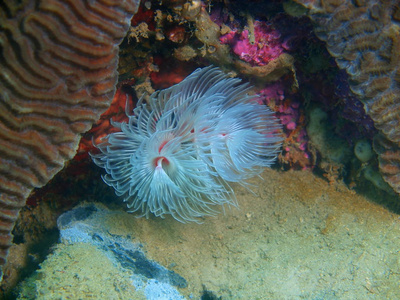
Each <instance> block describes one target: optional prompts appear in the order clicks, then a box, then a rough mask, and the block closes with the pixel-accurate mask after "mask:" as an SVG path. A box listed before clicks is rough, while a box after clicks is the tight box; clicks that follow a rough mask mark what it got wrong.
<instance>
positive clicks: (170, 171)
mask: <svg viewBox="0 0 400 300" xmlns="http://www.w3.org/2000/svg"><path fill="white" fill-rule="evenodd" d="M240 82H241V80H240V79H234V78H228V77H227V76H226V75H225V74H224V73H223V72H222V71H221V70H220V69H218V68H213V67H207V68H203V69H197V70H196V71H194V72H193V73H192V74H191V75H189V76H188V77H187V78H186V79H184V80H183V81H182V82H181V83H179V84H177V85H174V86H172V87H171V88H168V89H165V90H162V91H158V92H155V93H154V94H153V95H152V96H151V97H150V100H149V103H148V104H147V105H146V104H144V103H143V101H142V99H141V100H140V101H139V103H138V104H137V106H136V108H135V109H134V110H133V115H131V116H130V115H129V112H128V111H127V115H128V117H129V121H128V122H122V123H119V122H114V124H115V126H116V127H118V128H119V129H120V130H121V131H120V132H116V133H111V134H110V135H108V136H107V137H106V138H105V140H104V142H102V143H100V144H99V145H97V147H98V148H99V150H100V151H101V153H99V154H92V157H93V160H94V162H95V163H96V164H97V165H98V166H100V167H102V168H104V169H105V170H106V172H107V175H105V176H104V177H103V179H104V181H105V183H106V184H108V185H109V186H112V187H114V189H115V192H116V194H117V195H118V196H123V197H124V202H127V203H128V208H129V210H130V211H131V212H136V211H141V212H142V213H143V215H144V216H146V217H148V216H149V215H150V213H152V214H154V215H156V216H160V217H163V216H164V215H168V214H170V215H172V216H173V217H174V218H175V219H177V220H178V221H181V222H189V221H197V219H196V218H199V217H202V216H207V215H215V214H216V210H215V209H214V208H213V207H214V206H215V205H223V204H235V203H236V198H235V195H234V193H233V191H232V189H231V188H230V186H229V184H228V182H239V183H240V184H245V180H246V179H248V178H250V177H253V176H255V175H258V174H260V173H261V172H262V170H263V167H268V166H270V165H271V164H272V163H273V161H274V160H275V158H276V156H277V154H278V150H279V148H280V145H281V142H282V138H281V137H280V136H279V129H280V128H281V126H280V125H279V122H278V120H277V119H276V118H275V116H274V114H273V112H271V111H270V110H269V109H268V107H267V106H264V105H261V104H259V103H258V102H257V101H255V100H256V99H257V96H250V95H248V94H247V92H248V91H249V89H250V87H249V85H247V84H240ZM127 107H128V105H127Z"/></svg>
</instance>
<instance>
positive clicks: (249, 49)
mask: <svg viewBox="0 0 400 300" xmlns="http://www.w3.org/2000/svg"><path fill="white" fill-rule="evenodd" d="M252 25H253V28H252V29H253V30H252V32H251V35H250V32H249V30H248V29H245V30H243V31H242V32H238V31H236V30H232V31H230V32H228V33H227V34H224V35H222V36H221V37H220V38H219V40H220V41H221V43H222V44H229V45H230V46H231V48H232V51H233V52H234V53H235V54H236V55H237V56H238V57H239V58H240V59H241V60H244V61H246V62H248V63H250V64H251V65H253V66H254V65H257V66H265V65H266V64H268V63H269V62H270V61H272V60H275V59H277V58H278V57H279V56H280V55H281V54H282V53H283V52H284V48H283V45H282V44H283V43H282V41H281V39H280V38H281V35H280V33H279V32H278V31H277V30H275V29H274V28H272V26H271V25H269V24H267V23H266V22H261V21H255V22H252Z"/></svg>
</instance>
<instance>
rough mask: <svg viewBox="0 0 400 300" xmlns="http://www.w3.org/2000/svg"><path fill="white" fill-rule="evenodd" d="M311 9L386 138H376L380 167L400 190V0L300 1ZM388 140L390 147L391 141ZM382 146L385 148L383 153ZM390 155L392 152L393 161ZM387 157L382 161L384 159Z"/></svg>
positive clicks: (330, 46) (395, 188)
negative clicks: (399, 149) (399, 153)
mask: <svg viewBox="0 0 400 300" xmlns="http://www.w3.org/2000/svg"><path fill="white" fill-rule="evenodd" d="M296 2H299V3H302V4H303V5H304V6H306V7H308V8H309V9H310V12H309V13H310V16H311V18H312V20H314V21H315V22H316V24H317V26H318V27H317V28H316V32H317V35H318V36H319V38H320V39H322V40H324V41H326V43H327V48H328V50H329V52H330V53H331V55H332V56H333V57H335V58H336V62H337V64H338V65H339V67H341V68H343V69H345V70H346V71H347V73H348V74H349V75H350V80H351V81H350V82H351V88H352V90H353V92H354V93H355V94H357V95H358V96H359V97H360V100H361V101H363V103H364V106H365V111H366V113H367V114H368V115H369V116H370V117H371V118H372V119H373V121H374V123H375V126H376V128H378V129H379V130H380V131H381V132H382V133H383V135H384V136H385V137H386V139H387V141H384V139H382V137H379V138H377V139H376V143H381V142H382V145H381V146H379V145H377V146H376V148H379V150H378V154H379V156H380V157H379V158H380V162H381V163H380V171H381V173H382V175H383V177H384V179H385V180H386V181H387V182H388V183H389V184H390V185H391V186H392V188H393V189H394V190H395V191H397V193H400V157H399V156H398V155H394V153H395V152H396V153H397V152H398V151H397V149H398V147H399V145H400V93H399V86H400V77H399V73H400V59H399V58H400V55H399V53H400V28H399V21H400V2H399V1H398V0H391V1H383V0H382V1H379V0H375V1H343V0H329V1H309V0H296ZM390 144H391V145H392V146H390ZM383 149H386V150H385V151H384V152H381V151H383ZM387 157H391V159H390V160H388V159H387ZM383 162H384V163H383Z"/></svg>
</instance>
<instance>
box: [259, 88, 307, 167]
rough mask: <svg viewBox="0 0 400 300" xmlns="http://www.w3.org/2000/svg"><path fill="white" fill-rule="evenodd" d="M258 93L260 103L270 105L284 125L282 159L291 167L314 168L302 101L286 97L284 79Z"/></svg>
mask: <svg viewBox="0 0 400 300" xmlns="http://www.w3.org/2000/svg"><path fill="white" fill-rule="evenodd" d="M258 95H259V97H260V98H259V99H258V101H259V103H264V104H266V105H267V106H268V107H270V108H271V110H273V111H274V112H275V115H276V117H277V118H278V119H279V120H280V123H281V124H282V125H283V132H284V133H285V135H286V139H285V141H284V143H283V152H282V154H281V155H280V158H279V159H280V161H281V162H282V163H283V164H285V165H288V166H289V167H290V168H295V169H299V168H300V169H308V168H312V166H313V163H312V161H311V157H310V154H309V153H308V148H307V143H308V137H307V133H306V130H305V118H304V112H303V110H302V109H301V105H300V102H299V101H298V100H297V99H296V98H295V97H291V96H288V97H285V87H284V84H283V83H282V81H278V82H275V83H272V84H270V85H268V86H266V87H265V88H264V89H262V90H261V91H259V92H258Z"/></svg>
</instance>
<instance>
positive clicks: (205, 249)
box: [21, 169, 400, 299]
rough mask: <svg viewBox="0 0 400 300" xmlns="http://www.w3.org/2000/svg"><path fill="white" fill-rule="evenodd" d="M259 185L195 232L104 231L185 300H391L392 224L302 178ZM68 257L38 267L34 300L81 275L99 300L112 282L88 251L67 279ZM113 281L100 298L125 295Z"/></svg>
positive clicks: (306, 175)
mask: <svg viewBox="0 0 400 300" xmlns="http://www.w3.org/2000/svg"><path fill="white" fill-rule="evenodd" d="M262 178H263V179H261V178H253V179H252V180H250V181H249V183H251V184H254V185H257V187H253V188H252V190H253V191H254V194H252V193H250V192H249V191H247V190H246V189H245V188H243V187H241V186H240V185H235V186H234V190H235V192H236V195H237V199H238V203H239V208H238V209H237V208H231V209H229V208H228V209H226V211H225V213H224V214H220V215H218V216H217V217H211V218H204V220H203V221H204V223H203V224H200V225H199V224H181V223H179V222H177V221H175V220H174V219H172V218H166V219H160V218H152V219H149V220H147V219H144V218H140V219H137V218H134V217H133V216H132V215H130V214H128V213H125V212H123V211H121V212H120V213H118V214H114V215H113V216H112V217H110V218H108V219H107V220H105V222H104V226H106V227H108V230H109V231H110V233H111V234H116V235H124V236H130V237H131V238H132V239H134V240H135V241H136V242H138V241H140V242H141V243H142V244H143V245H144V250H145V252H146V255H147V257H148V258H150V259H153V260H155V261H157V262H159V263H160V264H162V265H163V266H165V267H167V268H169V269H171V270H173V271H175V272H176V273H178V274H180V275H181V276H183V277H184V278H185V279H186V280H187V282H188V287H187V288H183V289H179V291H180V293H182V295H184V296H185V297H187V298H188V299H199V298H200V295H201V294H202V293H203V291H204V290H209V291H212V292H213V293H214V294H215V295H216V296H217V297H222V299H400V219H399V215H396V214H393V213H391V212H390V211H388V210H387V209H386V208H384V207H382V206H380V205H378V204H376V203H373V202H371V201H370V200H368V199H366V198H365V197H363V196H361V195H358V194H356V193H355V192H354V191H352V190H349V189H348V188H347V187H346V186H345V185H344V184H334V185H329V184H328V183H327V182H326V181H325V180H324V179H321V178H318V177H316V176H315V175H313V174H312V173H311V172H307V171H288V172H281V171H276V170H270V169H268V170H266V171H265V172H264V173H263V174H262ZM68 247H70V248H71V246H70V245H69V246H67V245H62V244H59V245H58V247H57V250H56V251H55V252H54V253H53V254H52V255H51V256H50V257H49V258H48V259H47V260H46V261H45V262H44V263H43V264H42V269H41V271H40V272H41V273H42V276H39V277H38V278H37V279H36V282H37V283H40V281H42V282H41V283H40V284H39V285H38V284H37V288H38V286H41V287H42V290H41V291H40V294H41V295H43V299H52V298H53V297H52V295H54V290H56V289H57V290H58V291H60V290H64V291H65V293H64V294H62V295H59V294H58V295H57V297H55V298H57V299H66V298H68V296H69V297H71V295H72V292H73V290H74V289H75V291H74V295H75V296H79V291H77V290H76V286H74V284H73V282H77V280H76V276H78V277H79V276H80V274H89V273H90V272H92V273H91V274H92V275H84V278H85V285H84V286H85V289H86V290H85V293H90V294H91V295H96V294H97V295H99V293H100V292H99V291H97V290H96V289H99V288H103V289H104V288H105V283H104V284H103V283H102V282H101V281H102V280H107V278H110V276H111V278H112V276H114V275H112V274H115V273H116V272H118V271H117V270H114V269H113V268H115V267H114V266H109V267H103V268H102V267H101V265H104V264H100V265H99V267H93V266H94V263H95V262H96V261H97V262H98V261H99V259H97V258H96V251H95V250H93V251H92V252H91V255H90V257H86V260H88V259H90V258H91V259H93V260H94V262H93V263H90V262H87V261H86V263H81V264H78V263H76V267H74V270H73V272H72V273H71V272H69V271H68V269H71V267H70V265H71V261H70V260H69V259H66V258H65V257H68V255H69V256H71V253H70V254H68ZM83 248H85V247H83ZM85 249H86V250H85ZM85 249H83V250H84V251H83V252H82V254H81V255H84V254H83V253H85V251H86V253H87V247H86V248H85ZM71 251H78V252H77V253H74V256H75V260H76V261H78V260H79V259H76V258H77V257H79V255H80V254H79V247H77V249H75V248H74V249H72V248H71ZM63 255H64V256H63ZM99 255H101V254H99ZM100 261H101V259H100ZM62 264H65V266H64V268H63V265H62ZM89 267H90V270H92V271H90V270H89V271H88V270H87V269H85V268H89ZM105 268H108V269H105ZM55 269H56V270H64V273H62V272H56V273H55V272H54V270H55ZM96 272H97V273H96ZM107 272H108V273H107ZM113 272H114V273H113ZM52 274H56V275H57V278H56V279H55V278H54V276H55V275H52ZM77 274H78V275H77ZM96 274H97V275H96ZM100 274H103V276H100ZM104 274H108V275H104ZM74 276H75V278H74ZM104 276H105V277H104ZM126 276H128V275H126ZM119 277H121V278H119V279H118V280H119V281H118V283H114V284H113V283H112V282H111V284H110V282H107V284H110V287H109V288H106V289H108V290H110V289H111V290H112V289H115V291H113V292H114V294H113V295H116V296H115V297H122V298H125V299H126V297H129V293H130V292H131V290H134V289H131V288H125V289H121V286H126V285H127V284H128V281H129V280H127V279H124V278H123V277H124V275H123V274H119ZM81 278H82V275H81ZM116 285H117V286H119V287H118V289H117V288H115V286H116ZM60 286H61V287H60ZM79 286H81V285H79ZM121 291H122V292H123V293H124V294H123V295H122V294H121V293H122V292H121ZM77 293H78V295H77ZM102 293H105V292H103V291H102ZM103 295H104V294H103ZM104 296H105V297H106V295H104ZM72 297H73V296H72ZM109 297H111V298H110V299H112V298H114V296H109ZM132 297H133V296H132ZM132 297H131V299H136V298H132ZM135 297H136V296H135ZM22 298H23V297H21V299H22ZM81 298H82V297H81ZM82 299H84V297H83V298H82Z"/></svg>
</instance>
